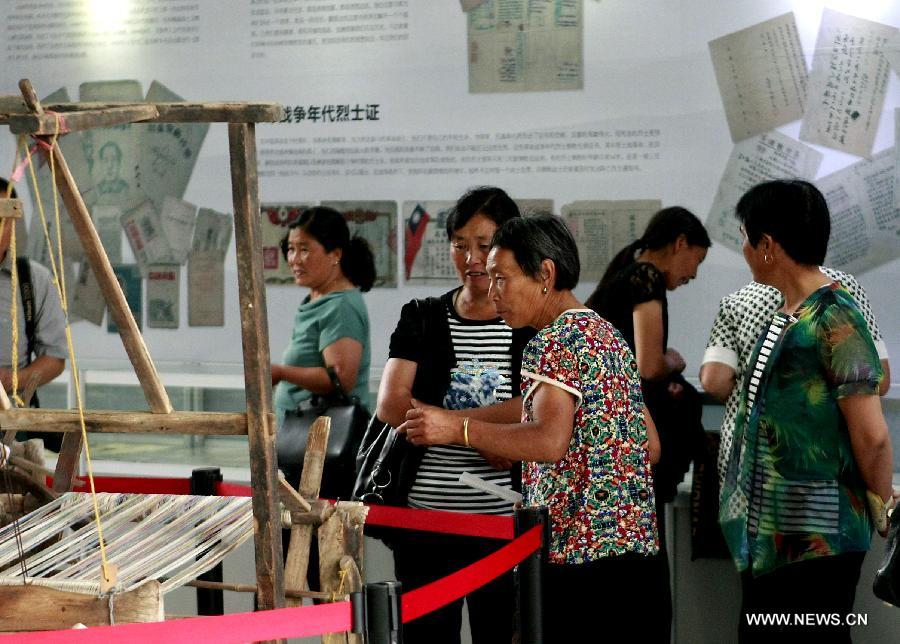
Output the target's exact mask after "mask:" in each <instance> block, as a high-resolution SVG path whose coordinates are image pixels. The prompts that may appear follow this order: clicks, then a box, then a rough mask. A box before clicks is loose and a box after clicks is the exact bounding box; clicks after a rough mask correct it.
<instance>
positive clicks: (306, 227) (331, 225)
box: [280, 206, 375, 293]
mask: <svg viewBox="0 0 900 644" xmlns="http://www.w3.org/2000/svg"><path fill="white" fill-rule="evenodd" d="M294 228H299V229H301V230H302V231H303V232H305V233H306V234H307V235H310V236H312V237H313V238H315V240H316V241H317V242H319V243H320V244H322V247H323V248H324V249H325V251H326V252H329V253H330V252H331V251H333V250H335V249H337V248H340V249H341V251H342V252H341V271H342V272H343V273H344V275H345V276H346V277H347V279H348V280H350V282H351V283H352V284H353V285H354V286H356V287H358V288H359V290H360V291H362V292H363V293H365V292H367V291H369V290H370V289H371V288H372V286H373V285H374V284H375V256H374V255H373V254H372V248H371V247H370V246H369V242H367V241H366V240H365V239H363V238H362V237H360V236H359V235H353V236H352V237H351V236H350V229H349V228H348V227H347V221H346V220H345V219H344V215H342V214H341V213H339V212H338V211H337V210H335V209H333V208H328V207H326V206H313V207H312V208H308V209H306V210H304V211H303V212H302V213H300V217H299V218H298V219H297V221H295V222H294V223H292V224H291V225H290V226H288V230H287V234H286V235H285V236H284V237H282V239H281V244H280V245H281V254H282V255H284V258H285V259H287V245H288V235H290V234H291V230H293V229H294Z"/></svg>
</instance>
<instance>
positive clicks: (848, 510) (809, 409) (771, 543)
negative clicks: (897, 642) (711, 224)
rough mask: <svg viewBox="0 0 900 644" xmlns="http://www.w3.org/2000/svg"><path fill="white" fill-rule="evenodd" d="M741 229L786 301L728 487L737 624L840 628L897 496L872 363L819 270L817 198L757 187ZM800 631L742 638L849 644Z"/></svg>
mask: <svg viewBox="0 0 900 644" xmlns="http://www.w3.org/2000/svg"><path fill="white" fill-rule="evenodd" d="M737 217H738V219H739V220H740V222H741V231H742V233H743V235H744V248H743V250H744V258H745V259H746V261H747V264H748V266H749V267H750V270H751V271H752V273H753V279H754V280H756V281H757V282H760V283H762V284H768V285H769V286H774V287H775V288H777V289H778V290H779V291H781V294H782V296H783V298H784V299H783V303H782V306H781V308H780V309H779V310H778V311H777V312H776V313H775V315H774V317H773V318H772V320H771V322H770V323H769V324H767V326H766V329H765V331H764V332H763V334H762V335H761V336H760V339H759V341H758V343H757V345H756V348H755V350H754V352H753V354H752V355H751V357H750V361H749V363H748V365H749V367H750V369H749V371H748V373H750V374H751V375H750V376H749V377H748V378H747V379H746V382H745V385H744V387H745V388H744V391H743V395H742V400H741V406H740V410H739V412H738V416H737V420H736V421H735V434H734V442H733V445H732V448H731V453H730V455H729V459H728V465H727V469H726V474H725V479H724V481H723V486H722V497H721V507H720V513H719V519H720V522H721V524H722V529H723V532H724V534H725V538H726V541H727V543H728V546H729V549H730V550H731V554H732V557H733V558H734V561H735V564H736V565H737V568H738V570H739V571H740V572H741V575H742V585H743V604H742V607H741V608H742V615H750V614H761V613H771V612H779V613H813V612H814V613H819V614H840V615H846V614H848V613H849V612H850V611H851V610H852V608H853V600H854V594H855V591H856V585H857V581H858V580H859V574H860V567H861V566H862V562H863V558H864V556H865V552H866V550H868V549H869V544H870V541H871V534H872V527H873V526H875V527H877V528H879V530H881V531H882V532H883V531H884V523H885V512H884V507H885V503H886V502H887V503H889V502H890V501H891V494H892V492H891V469H892V462H893V459H892V456H891V444H890V439H889V436H888V431H887V425H886V424H885V421H884V417H883V415H882V412H881V404H880V402H879V399H878V386H879V381H880V379H881V378H882V371H881V365H880V362H879V359H878V353H877V351H876V349H875V346H874V344H873V342H872V338H871V336H870V335H869V331H868V329H867V327H866V323H865V321H864V319H863V316H862V315H861V314H860V312H859V309H858V308H857V306H856V302H855V301H854V300H853V298H852V297H851V296H850V294H849V293H847V291H846V290H844V288H843V287H842V286H841V285H840V284H839V283H837V282H832V281H831V280H830V279H829V278H828V277H826V276H825V275H824V274H823V273H822V272H821V271H820V270H819V265H820V264H821V263H822V261H823V260H824V258H825V252H826V250H827V248H828V237H829V233H830V224H831V217H830V215H829V212H828V205H827V204H826V202H825V198H824V197H823V196H822V194H821V193H820V192H819V190H818V189H817V188H816V187H815V186H813V185H812V184H810V183H808V182H806V181H799V180H778V181H769V182H766V183H762V184H759V185H757V186H755V187H753V188H751V189H750V190H749V191H748V192H747V193H746V194H745V195H744V196H743V197H742V198H741V200H740V201H739V202H738V206H737ZM867 490H868V492H867ZM867 497H868V503H867ZM796 626H797V627H796V628H793V629H790V628H786V629H780V630H779V631H778V632H776V630H778V629H772V628H769V629H762V630H760V629H759V628H752V625H750V623H749V621H748V620H747V619H746V618H744V617H742V619H741V622H740V627H739V628H740V630H739V633H740V635H741V639H742V640H746V641H751V640H752V641H757V640H758V639H759V638H762V637H766V638H771V637H772V636H777V637H779V638H785V639H784V640H782V639H777V641H796V638H798V637H799V638H802V639H804V640H805V639H806V638H807V637H809V638H814V639H816V640H817V641H829V642H835V641H846V642H849V641H850V629H849V626H846V625H840V624H839V625H825V626H822V625H819V627H818V628H812V627H807V626H802V627H801V626H800V625H799V624H798V625H796ZM792 638H794V639H792Z"/></svg>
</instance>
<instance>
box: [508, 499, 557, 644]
mask: <svg viewBox="0 0 900 644" xmlns="http://www.w3.org/2000/svg"><path fill="white" fill-rule="evenodd" d="M536 525H541V526H543V530H542V532H543V535H542V537H543V538H542V540H541V547H540V548H539V549H538V550H536V551H535V552H533V553H532V554H530V555H529V556H528V557H527V558H526V559H524V560H523V561H522V563H520V564H519V565H518V566H516V575H515V579H516V590H517V597H516V599H517V601H518V610H517V613H518V616H519V642H520V643H521V644H542V642H543V641H544V616H543V603H544V601H543V577H544V575H543V573H544V563H545V562H546V561H547V553H548V550H547V548H548V545H549V543H550V515H549V513H548V511H547V508H545V507H537V508H519V509H517V510H516V513H515V533H516V536H517V537H519V536H521V535H523V534H525V533H526V532H528V531H529V530H530V529H531V528H533V527H534V526H536Z"/></svg>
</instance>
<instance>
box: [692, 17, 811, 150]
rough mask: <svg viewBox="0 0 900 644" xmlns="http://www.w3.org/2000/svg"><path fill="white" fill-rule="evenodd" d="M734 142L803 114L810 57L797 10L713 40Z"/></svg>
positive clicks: (711, 43) (720, 91)
mask: <svg viewBox="0 0 900 644" xmlns="http://www.w3.org/2000/svg"><path fill="white" fill-rule="evenodd" d="M709 53H710V55H711V56H712V62H713V67H714V68H715V70H716V81H717V82H718V84H719V93H720V94H721V95H722V103H723V104H724V106H725V116H726V117H727V119H728V128H729V129H730V130H731V140H732V141H734V142H737V141H742V140H743V139H746V138H749V137H751V136H756V135H757V134H762V133H764V132H768V131H769V130H774V129H775V128H776V127H778V126H779V125H784V124H785V123H789V122H791V121H795V120H797V119H799V118H800V117H801V116H803V106H804V102H805V100H806V81H807V73H806V60H805V59H804V58H803V49H802V48H801V46H800V35H799V34H798V33H797V23H796V21H795V20H794V14H793V13H786V14H784V15H783V16H778V17H777V18H772V19H771V20H766V21H765V22H761V23H759V24H756V25H753V26H752V27H747V28H746V29H742V30H741V31H737V32H735V33H733V34H728V35H727V36H722V37H721V38H717V39H716V40H713V41H710V43H709Z"/></svg>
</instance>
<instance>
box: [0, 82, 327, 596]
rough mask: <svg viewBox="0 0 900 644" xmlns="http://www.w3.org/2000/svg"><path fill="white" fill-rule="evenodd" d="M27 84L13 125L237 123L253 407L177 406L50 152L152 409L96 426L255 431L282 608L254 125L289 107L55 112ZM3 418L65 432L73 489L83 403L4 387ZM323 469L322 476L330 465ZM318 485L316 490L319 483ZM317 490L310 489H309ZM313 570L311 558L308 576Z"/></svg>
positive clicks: (9, 112)
mask: <svg viewBox="0 0 900 644" xmlns="http://www.w3.org/2000/svg"><path fill="white" fill-rule="evenodd" d="M19 88H20V89H21V91H22V96H23V99H24V100H22V99H19V98H18V97H0V125H2V124H8V125H9V128H10V131H11V132H12V133H13V134H29V135H32V136H35V137H42V138H44V139H50V138H52V137H53V136H54V135H56V134H57V133H59V134H65V133H67V132H73V131H77V130H86V129H91V128H96V127H108V126H112V125H120V124H126V123H211V122H224V123H227V124H228V141H229V157H230V165H231V187H232V199H233V204H234V228H235V245H236V250H237V269H238V294H239V306H240V317H241V338H242V342H243V356H244V382H245V393H246V399H247V410H246V413H211V412H175V411H173V410H172V405H171V404H170V402H169V398H168V394H167V393H166V390H165V388H164V387H163V385H162V383H161V381H160V379H159V375H158V373H157V371H156V367H155V365H154V364H153V361H152V359H151V357H150V354H149V352H148V350H147V347H146V345H145V344H144V340H143V336H142V335H141V332H140V330H139V329H138V326H137V323H136V322H135V320H134V316H133V315H132V313H131V310H130V309H129V307H128V304H127V302H126V300H125V295H124V294H123V292H122V289H121V286H120V285H119V282H118V280H117V279H116V277H115V275H114V273H113V269H112V265H111V264H110V262H109V258H108V257H107V255H106V251H105V249H104V248H103V246H102V244H101V243H100V237H99V235H98V234H97V231H96V229H95V228H94V225H93V222H92V220H91V217H90V213H89V212H88V209H87V207H86V206H85V204H84V201H83V200H82V198H81V195H80V193H79V191H78V188H77V186H76V184H75V180H74V178H73V177H72V174H71V172H70V171H69V168H68V165H67V164H66V160H65V158H64V157H63V154H62V151H61V150H60V148H59V146H58V145H54V146H53V147H52V149H51V150H50V154H52V156H53V162H54V163H55V166H56V187H57V189H58V190H59V192H60V194H61V195H62V199H63V202H64V204H65V206H66V210H67V211H68V213H69V217H70V219H71V221H72V224H73V226H74V228H75V231H76V233H77V234H78V237H79V239H80V241H81V244H82V246H83V247H84V250H85V256H86V260H87V261H88V262H89V264H90V266H91V269H92V271H93V272H94V275H95V276H96V278H97V281H98V282H99V284H100V288H101V291H102V292H103V296H104V299H105V300H106V303H107V306H108V307H109V312H110V316H111V317H112V319H113V321H114V322H115V324H116V326H117V327H118V330H119V334H120V336H121V338H122V343H123V345H124V346H125V350H126V352H127V354H128V358H129V360H130V361H131V363H132V366H133V367H134V370H135V374H136V375H137V377H138V381H139V383H140V385H141V387H142V389H143V391H144V396H145V398H146V399H147V403H148V405H149V407H150V412H85V413H84V419H85V425H86V427H87V431H90V432H115V433H164V434H199V435H246V436H247V437H248V442H249V448H250V480H251V487H252V507H253V517H254V543H255V554H256V579H257V597H258V599H259V608H260V609H261V610H265V609H271V608H281V607H283V606H284V605H285V595H284V588H285V584H284V566H283V563H282V550H281V534H280V530H281V525H282V521H281V511H280V509H279V505H278V499H279V486H280V484H279V479H278V475H277V472H278V468H277V462H276V456H275V430H276V428H275V422H274V416H273V414H272V390H271V371H270V355H269V339H268V320H267V313H266V291H265V283H264V280H263V271H262V237H261V231H260V209H259V182H258V176H257V161H256V156H257V155H256V134H255V132H256V129H255V128H256V123H271V122H276V121H278V120H280V119H281V116H282V108H281V106H280V105H279V104H277V103H59V104H54V105H48V106H47V108H48V109H52V112H47V111H45V109H44V107H42V106H41V103H40V101H39V100H38V98H37V95H36V93H35V92H34V90H33V88H32V86H31V83H30V82H29V81H28V80H22V81H20V82H19ZM58 116H62V119H59V118H58ZM0 426H2V428H3V430H6V431H23V430H38V431H46V430H47V428H48V427H52V428H53V430H52V431H57V432H64V433H65V435H64V437H63V443H62V448H61V450H60V455H59V459H58V461H57V467H56V472H55V476H54V482H53V487H54V490H56V491H58V492H64V491H68V490H71V489H72V487H73V484H74V481H75V476H76V474H77V469H78V463H79V460H80V456H81V450H82V447H83V444H82V435H81V424H80V421H79V416H78V411H77V410H74V411H70V410H46V409H15V408H13V407H12V405H11V403H10V401H9V399H8V397H7V396H6V394H5V392H3V390H2V388H0ZM326 432H327V430H326ZM326 440H327V433H326ZM310 474H312V472H311V473H310ZM318 474H319V476H321V465H320V466H319V468H318ZM315 488H316V489H315V496H317V495H318V484H316V485H315ZM311 491H312V490H308V491H307V490H302V489H301V492H307V493H309V492H311ZM310 496H312V495H310ZM304 527H305V526H304ZM295 529H296V528H295ZM292 550H293V548H292ZM307 552H308V544H307ZM305 572H306V570H305V564H304V566H303V574H304V575H303V576H304V577H305Z"/></svg>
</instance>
